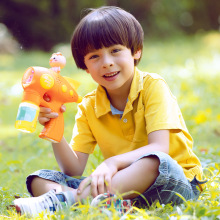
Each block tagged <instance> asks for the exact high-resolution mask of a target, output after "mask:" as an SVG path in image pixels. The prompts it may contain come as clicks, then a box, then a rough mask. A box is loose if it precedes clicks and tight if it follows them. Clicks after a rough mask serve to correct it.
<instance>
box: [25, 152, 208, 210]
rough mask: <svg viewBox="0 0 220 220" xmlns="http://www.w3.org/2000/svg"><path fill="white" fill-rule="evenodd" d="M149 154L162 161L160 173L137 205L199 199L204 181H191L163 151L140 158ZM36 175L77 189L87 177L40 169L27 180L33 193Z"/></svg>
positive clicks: (144, 205)
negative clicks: (32, 185)
mask: <svg viewBox="0 0 220 220" xmlns="http://www.w3.org/2000/svg"><path fill="white" fill-rule="evenodd" d="M148 156H156V157H158V159H159V161H160V165H159V175H158V177H157V179H156V180H155V182H154V184H152V185H151V186H150V187H149V188H148V189H147V190H146V191H145V192H144V193H142V195H139V196H138V197H136V198H135V199H133V204H135V205H136V206H137V207H141V208H142V207H143V208H144V207H149V206H150V205H152V203H154V202H155V201H159V202H160V204H168V203H171V204H173V205H175V204H180V203H182V202H183V198H184V199H185V200H197V199H198V197H199V195H200V187H199V184H203V183H204V182H200V181H198V180H197V179H196V178H194V179H193V180H192V181H191V182H190V181H189V180H188V179H187V178H186V176H185V174H184V172H183V169H182V167H181V166H180V165H179V164H178V163H177V162H176V161H175V160H173V159H172V158H171V157H170V156H169V155H168V154H165V153H163V152H152V153H149V154H145V155H143V156H141V157H140V158H139V159H138V160H140V159H142V158H144V157H148ZM136 161H137V160H136ZM136 161H135V162H136ZM135 162H134V163H135ZM36 176H38V177H41V178H43V179H47V180H51V181H54V182H56V183H59V184H61V185H65V186H68V187H71V188H74V189H77V188H78V186H79V184H80V183H81V181H82V180H83V179H84V178H85V177H80V178H73V177H70V176H67V175H65V174H64V173H62V172H59V171H53V170H38V171H36V172H34V173H33V174H31V175H29V176H28V177H27V180H26V184H27V189H28V191H29V193H30V194H31V195H32V192H31V187H30V185H31V181H32V179H33V178H34V177H36Z"/></svg>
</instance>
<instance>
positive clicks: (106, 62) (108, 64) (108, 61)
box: [103, 54, 114, 68]
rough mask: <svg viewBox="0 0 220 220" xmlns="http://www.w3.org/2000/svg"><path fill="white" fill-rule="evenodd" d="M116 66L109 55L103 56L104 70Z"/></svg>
mask: <svg viewBox="0 0 220 220" xmlns="http://www.w3.org/2000/svg"><path fill="white" fill-rule="evenodd" d="M113 65H114V61H113V59H112V57H111V55H109V54H105V55H104V56H103V68H109V67H111V66H113Z"/></svg>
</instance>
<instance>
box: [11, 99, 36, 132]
mask: <svg viewBox="0 0 220 220" xmlns="http://www.w3.org/2000/svg"><path fill="white" fill-rule="evenodd" d="M39 111H40V108H39V106H37V105H35V104H33V103H30V102H22V103H21V104H20V105H19V108H18V114H17V118H16V122H15V128H16V129H18V130H20V131H23V132H26V133H32V132H34V131H35V130H36V126H37V119H38V115H39Z"/></svg>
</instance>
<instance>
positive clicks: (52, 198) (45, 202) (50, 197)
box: [22, 190, 62, 215]
mask: <svg viewBox="0 0 220 220" xmlns="http://www.w3.org/2000/svg"><path fill="white" fill-rule="evenodd" d="M36 200H37V201H36ZM24 201H25V202H26V203H25V202H24ZM24 201H23V202H22V210H23V212H24V213H26V214H27V213H28V214H30V215H35V214H38V213H40V212H42V211H44V210H48V211H49V212H50V211H52V212H54V211H55V210H56V211H59V210H61V209H62V205H61V203H60V201H59V199H58V198H57V197H56V194H55V190H50V191H49V192H48V193H47V194H44V195H43V196H39V197H36V198H32V199H30V200H24ZM51 209H52V210H51ZM54 209H55V210H54Z"/></svg>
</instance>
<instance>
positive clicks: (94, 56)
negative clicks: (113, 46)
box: [89, 55, 98, 60]
mask: <svg viewBox="0 0 220 220" xmlns="http://www.w3.org/2000/svg"><path fill="white" fill-rule="evenodd" d="M97 57H98V55H92V56H91V57H90V58H89V60H92V59H95V58H97Z"/></svg>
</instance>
